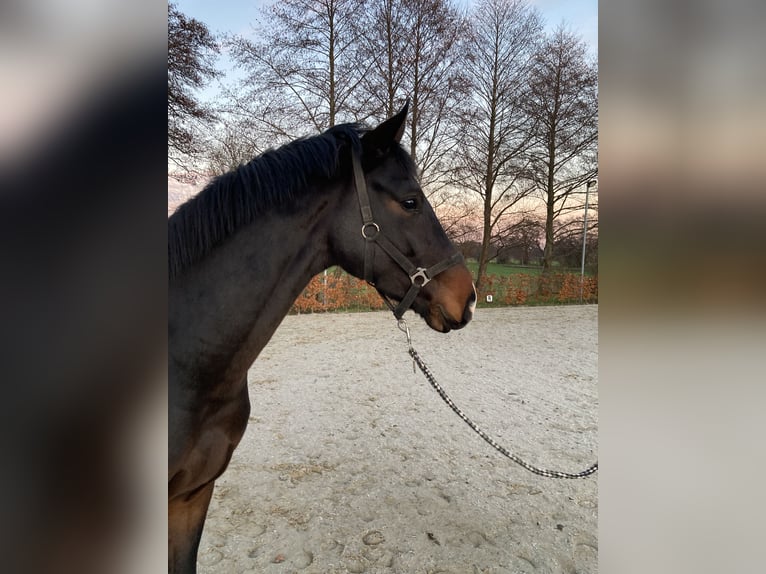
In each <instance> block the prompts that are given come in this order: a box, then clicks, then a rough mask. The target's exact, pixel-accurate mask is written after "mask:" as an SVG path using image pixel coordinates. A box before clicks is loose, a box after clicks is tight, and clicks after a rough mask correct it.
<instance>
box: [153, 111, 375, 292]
mask: <svg viewBox="0 0 766 574" xmlns="http://www.w3.org/2000/svg"><path fill="white" fill-rule="evenodd" d="M365 131H366V130H365V128H363V127H361V126H360V125H359V124H342V125H338V126H335V127H332V128H330V129H328V130H326V131H325V132H323V133H321V134H319V135H316V136H313V137H307V138H302V139H298V140H295V141H293V142H291V143H288V144H286V145H283V146H282V147H280V148H277V149H270V150H267V151H265V152H264V153H263V154H261V155H259V156H257V157H255V158H254V159H253V160H251V161H250V162H248V163H247V164H244V165H240V166H239V167H238V168H237V169H235V170H233V171H230V172H228V173H225V174H223V175H220V176H218V177H216V178H215V179H213V180H212V181H211V182H210V183H208V184H207V185H206V186H205V188H204V189H203V190H202V191H201V192H200V193H199V194H197V195H196V196H195V197H193V198H191V199H189V200H188V201H186V202H185V203H184V204H182V205H181V206H180V207H179V208H178V209H177V210H176V211H175V213H173V215H171V216H170V218H169V219H168V274H169V278H170V279H173V278H174V277H177V276H178V275H180V274H181V272H182V271H184V270H185V269H187V268H188V267H190V266H191V265H193V264H194V263H196V262H197V261H199V260H200V259H202V257H203V256H205V255H206V254H207V253H209V252H210V250H211V249H213V247H215V246H216V245H218V244H219V243H221V242H222V241H223V240H225V239H226V238H228V237H230V236H231V235H232V234H234V232H236V231H237V230H238V229H239V228H240V227H242V226H244V225H247V224H249V223H252V222H253V221H254V220H255V219H256V218H257V217H258V216H259V215H261V214H263V213H265V212H268V211H270V210H274V209H289V208H290V206H291V205H292V204H293V203H294V202H295V200H296V199H298V198H299V197H300V196H301V195H303V194H305V193H306V192H308V190H310V189H311V185H309V184H310V183H312V182H314V181H317V180H320V181H328V180H330V179H331V178H333V177H334V176H335V175H336V172H337V170H338V167H339V165H340V159H341V157H340V155H341V154H340V152H341V151H342V149H344V148H345V147H347V146H349V145H351V146H354V147H356V148H357V149H359V146H361V144H360V140H361V136H362V135H363V133H364V132H365Z"/></svg>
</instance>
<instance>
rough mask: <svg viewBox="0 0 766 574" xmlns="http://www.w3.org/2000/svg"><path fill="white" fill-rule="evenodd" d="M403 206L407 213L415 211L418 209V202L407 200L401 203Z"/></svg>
mask: <svg viewBox="0 0 766 574" xmlns="http://www.w3.org/2000/svg"><path fill="white" fill-rule="evenodd" d="M401 206H402V207H403V208H404V209H405V210H407V211H415V210H416V209H417V207H418V202H417V201H415V200H414V199H405V200H404V201H402V202H401Z"/></svg>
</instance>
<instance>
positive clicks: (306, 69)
mask: <svg viewBox="0 0 766 574" xmlns="http://www.w3.org/2000/svg"><path fill="white" fill-rule="evenodd" d="M168 15H169V16H168V18H169V21H168V46H169V54H168V121H169V127H168V147H169V159H170V160H172V161H173V162H174V163H175V165H177V166H180V167H182V168H186V169H188V170H194V169H200V168H202V169H204V170H206V171H207V173H221V172H225V171H228V170H230V169H234V168H236V167H237V166H238V165H240V164H241V163H246V162H248V161H249V160H250V159H252V158H253V157H254V156H256V155H258V154H259V153H261V152H263V151H264V150H265V149H267V148H270V147H274V146H276V145H279V144H281V143H285V142H287V141H290V140H292V139H295V138H296V137H300V136H305V135H310V134H311V133H319V132H321V131H324V130H325V129H327V128H329V127H331V126H333V125H335V124H337V123H343V122H362V123H368V124H373V123H376V122H379V121H382V120H383V119H385V118H387V117H390V116H391V115H393V114H394V113H395V112H396V111H397V110H398V109H399V107H400V106H401V105H402V104H403V103H404V101H405V99H409V101H410V115H409V118H408V125H407V131H406V134H405V139H404V140H403V143H404V144H405V146H406V147H407V149H408V150H409V152H410V154H411V155H412V157H413V159H414V160H415V162H416V164H417V165H418V166H419V168H420V170H421V184H422V186H423V189H424V191H425V193H426V195H427V196H428V197H429V200H430V201H431V203H432V204H433V205H434V208H435V209H436V210H437V213H438V214H439V216H440V219H441V220H442V222H443V223H444V225H445V228H446V229H447V231H448V233H449V234H450V235H451V236H452V238H453V239H455V240H456V241H457V242H466V241H478V242H479V244H480V249H479V253H478V257H477V259H478V261H479V273H478V277H477V280H478V281H479V282H480V281H481V280H482V278H483V275H484V272H485V270H486V264H487V262H488V261H489V260H490V259H491V258H493V257H496V256H497V254H498V253H499V252H501V251H502V249H501V248H502V246H503V245H507V244H508V243H509V242H512V241H513V238H514V237H519V236H525V235H526V236H528V235H530V234H534V233H536V234H537V235H536V237H537V238H538V242H540V243H542V247H541V250H542V254H541V257H540V258H541V264H542V266H543V270H544V271H545V270H548V269H550V268H551V266H552V265H553V264H554V261H559V259H560V258H559V259H557V258H558V257H559V256H558V254H557V253H556V248H557V246H560V245H562V244H564V243H566V241H564V240H565V239H566V238H567V237H568V236H569V235H572V229H576V228H577V223H578V222H579V225H580V227H579V229H580V230H582V219H581V218H579V219H578V218H577V217H574V218H573V217H572V215H573V213H574V212H577V213H580V212H581V211H582V200H583V195H584V194H585V191H586V186H587V185H588V182H591V183H592V182H593V180H594V178H595V177H596V176H597V173H598V167H597V149H598V148H597V146H598V75H597V66H596V63H595V60H594V59H593V58H590V57H589V56H588V52H587V46H586V45H585V43H584V42H583V41H582V40H581V39H580V38H579V37H578V36H577V35H576V34H574V33H572V32H570V31H568V30H567V29H566V28H565V27H564V26H563V25H561V26H559V27H558V28H557V29H555V30H554V31H552V32H546V31H545V28H544V22H543V17H542V15H541V13H540V12H539V10H538V9H537V8H535V7H534V6H532V5H531V4H530V3H529V2H528V1H527V0H478V1H477V2H475V3H474V4H473V5H472V6H471V9H470V10H469V11H461V10H460V9H459V8H458V7H457V6H456V4H455V3H453V2H451V1H450V0H367V1H365V0H280V1H279V2H276V3H274V4H273V5H271V6H268V7H267V8H265V9H264V10H262V11H261V12H260V13H259V17H258V20H257V22H255V23H253V26H254V28H255V30H254V33H253V34H252V35H250V36H248V37H245V36H239V35H235V34H228V35H225V36H223V37H220V38H217V39H215V40H214V39H213V37H212V35H211V34H210V32H209V30H208V29H207V28H206V26H205V25H204V24H203V23H201V22H199V21H197V20H194V19H192V18H187V17H186V16H184V15H183V14H182V13H180V12H179V11H178V9H177V8H176V7H175V6H174V5H172V4H170V5H169V11H168ZM222 49H223V50H225V51H226V52H227V53H228V54H229V56H230V57H231V58H232V59H233V61H234V62H235V63H236V66H237V68H238V69H239V71H240V72H241V73H242V75H243V79H242V80H240V81H237V82H234V83H232V82H229V83H228V84H227V85H225V87H224V90H223V95H222V96H221V98H220V99H219V101H217V102H216V103H215V105H210V104H202V103H200V102H199V101H197V100H195V98H194V97H193V93H194V89H196V88H199V87H200V86H201V85H204V83H205V82H208V81H211V80H212V79H213V78H215V77H216V76H219V75H220V72H217V71H216V70H215V68H214V67H213V65H212V61H213V60H212V58H214V55H215V52H216V51H218V50H222ZM184 106H187V107H186V108H185V107H184ZM170 163H171V161H169V164H170ZM593 199H594V197H593V193H592V192H591V197H590V209H591V210H590V212H589V217H588V223H589V228H590V231H589V232H590V233H591V234H592V236H595V235H596V233H595V232H596V231H597V217H596V210H595V207H596V205H595V202H594V201H593ZM531 221H536V222H538V223H537V224H536V225H530V222H531ZM570 251H571V250H570ZM562 255H563V253H562Z"/></svg>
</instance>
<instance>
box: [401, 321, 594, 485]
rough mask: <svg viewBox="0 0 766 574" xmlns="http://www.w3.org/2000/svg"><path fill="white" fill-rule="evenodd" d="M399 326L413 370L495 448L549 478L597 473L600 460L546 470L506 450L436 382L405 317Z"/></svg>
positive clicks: (576, 476) (582, 476)
mask: <svg viewBox="0 0 766 574" xmlns="http://www.w3.org/2000/svg"><path fill="white" fill-rule="evenodd" d="M398 326H399V329H400V330H402V331H404V332H405V333H406V334H407V343H408V344H409V347H410V348H409V354H410V356H411V357H412V361H413V365H412V368H413V371H414V369H415V364H417V366H418V367H419V368H420V370H421V371H422V372H423V374H424V375H425V377H426V379H428V382H429V383H431V386H432V387H433V388H434V390H435V391H436V392H437V393H438V394H439V396H440V397H441V398H442V400H443V401H444V402H445V403H447V406H449V408H451V409H452V411H453V412H454V413H455V414H456V415H457V416H459V417H460V418H461V419H463V421H464V422H465V423H466V424H467V425H468V426H469V427H471V428H472V429H473V431H474V432H475V433H476V434H478V435H479V436H480V437H481V438H483V439H484V440H485V441H486V442H487V443H489V445H490V446H492V447H493V448H494V449H495V450H497V451H498V452H500V453H501V454H503V455H504V456H506V457H508V458H510V459H511V460H512V461H513V462H515V463H516V464H519V465H521V466H523V467H524V468H526V469H527V470H528V471H530V472H533V473H535V474H537V475H539V476H545V477H547V478H585V477H586V476H590V475H591V474H593V473H595V472H596V471H597V470H598V462H595V463H593V464H592V465H591V466H589V467H588V468H586V469H585V470H583V471H581V472H577V473H570V472H559V471H557V470H545V469H542V468H537V467H536V466H532V465H531V464H529V463H527V462H525V461H524V460H522V459H520V458H519V457H518V456H516V455H515V454H513V453H512V452H509V451H508V450H506V449H505V448H503V447H502V446H500V445H499V444H497V443H496V442H495V441H494V440H493V439H492V438H491V437H489V436H488V435H487V433H485V432H484V431H483V430H481V429H480V428H479V427H478V426H477V425H476V423H474V422H473V421H472V420H471V419H469V418H468V417H467V416H466V414H465V413H464V412H463V411H461V410H460V409H459V408H458V406H457V405H456V404H455V403H454V402H452V399H451V398H450V397H449V395H448V394H447V393H446V392H445V391H444V389H443V388H442V386H441V385H440V384H439V383H437V382H436V379H435V378H434V376H433V375H432V374H431V371H430V370H429V369H428V366H427V365H426V364H425V363H424V362H423V359H421V358H420V355H418V352H417V351H416V350H415V349H414V348H413V346H412V340H411V338H410V330H409V327H407V323H406V322H405V321H404V319H400V320H399V323H398Z"/></svg>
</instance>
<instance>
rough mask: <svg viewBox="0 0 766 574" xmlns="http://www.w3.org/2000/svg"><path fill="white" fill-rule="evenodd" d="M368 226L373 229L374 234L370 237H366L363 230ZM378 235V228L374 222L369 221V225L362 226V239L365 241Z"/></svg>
mask: <svg viewBox="0 0 766 574" xmlns="http://www.w3.org/2000/svg"><path fill="white" fill-rule="evenodd" d="M369 226H372V227H374V228H375V233H373V234H372V235H367V233H365V229H367V228H368V227H369ZM378 233H380V226H379V225H378V224H377V223H375V222H374V221H371V222H370V223H365V224H364V225H362V237H364V238H365V239H369V240H372V239H375V238H376V237H377V236H378Z"/></svg>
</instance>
